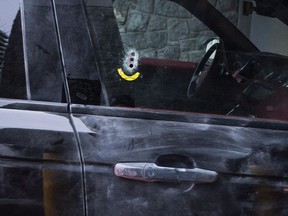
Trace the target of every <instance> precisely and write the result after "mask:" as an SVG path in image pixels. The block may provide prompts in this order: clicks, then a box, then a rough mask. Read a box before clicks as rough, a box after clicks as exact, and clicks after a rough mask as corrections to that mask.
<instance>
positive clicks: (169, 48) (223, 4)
mask: <svg viewBox="0 0 288 216" xmlns="http://www.w3.org/2000/svg"><path fill="white" fill-rule="evenodd" d="M210 3H211V4H213V5H215V6H216V8H217V9H218V10H220V11H221V12H222V13H223V14H224V15H225V16H226V17H227V18H228V19H229V20H230V21H231V22H232V23H234V24H235V25H236V23H237V12H238V1H235V0H210ZM114 13H115V15H116V18H117V23H118V26H119V29H120V34H121V38H122V41H123V43H124V47H125V48H126V49H128V48H135V49H136V50H138V51H139V52H140V55H141V56H142V57H143V56H147V57H152V58H162V59H173V60H180V61H199V59H201V58H202V55H203V51H204V50H205V42H206V41H207V39H209V38H212V37H215V34H214V33H213V32H211V31H210V30H209V29H208V28H207V27H205V26H203V25H202V24H200V21H199V20H198V19H197V18H196V17H193V16H192V15H191V14H190V13H189V12H188V11H186V10H185V9H184V8H182V7H181V6H179V5H177V4H176V3H174V2H170V1H167V0H116V1H115V2H114Z"/></svg>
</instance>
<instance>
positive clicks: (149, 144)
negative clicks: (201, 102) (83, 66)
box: [0, 7, 288, 216]
mask: <svg viewBox="0 0 288 216" xmlns="http://www.w3.org/2000/svg"><path fill="white" fill-rule="evenodd" d="M79 8H81V7H79ZM85 32H86V30H85ZM86 33H87V32H86ZM86 33H84V34H86ZM64 46H65V45H64ZM75 46H76V45H75ZM89 49H90V48H89ZM64 50H66V49H64ZM67 53H68V52H66V53H65V52H64V53H63V57H64V59H65V58H66V59H71V58H72V57H71V56H68V54H67ZM70 54H71V53H70ZM73 58H74V57H73ZM70 66H71V65H70ZM68 67H69V66H68ZM75 73H76V72H75ZM58 75H59V74H58ZM67 87H68V86H66V85H64V88H67ZM66 91H67V92H68V90H66ZM67 101H70V100H67ZM18 110H19V113H20V114H23V115H24V116H26V115H25V114H26V113H29V114H30V115H31V118H30V120H29V119H28V120H26V121H27V123H31V122H33V118H34V117H33V116H46V115H48V116H49V118H51V121H54V122H57V121H56V120H57V119H59V118H60V122H61V123H63V124H64V125H65V126H66V127H67V128H68V129H66V130H64V129H63V128H60V126H59V125H52V127H50V128H49V127H48V129H47V128H45V125H46V124H48V123H49V121H48V120H47V119H46V121H42V122H38V123H39V125H43V128H42V129H41V128H39V125H37V124H36V125H35V126H34V127H30V128H26V129H23V128H15V127H17V123H15V125H13V127H14V128H13V129H9V127H10V126H5V122H2V123H1V125H4V126H3V128H2V129H1V130H0V133H1V138H0V140H1V148H2V149H1V159H0V160H1V167H2V169H4V173H6V174H7V175H8V176H11V178H8V177H6V176H5V179H6V181H8V182H5V184H4V185H3V186H2V189H1V193H0V194H1V195H2V197H3V198H5V199H1V200H0V210H1V213H5V215H44V212H45V210H47V211H48V212H45V215H49V216H50V215H257V214H259V215H261V214H270V215H287V214H288V212H287V204H286V203H287V198H288V197H287V189H286V188H287V187H288V181H287V175H288V170H287V163H288V162H287V159H286V155H287V151H288V143H287V142H288V139H287V138H288V133H287V129H288V126H287V123H286V122H283V121H275V120H261V119H253V118H249V119H248V118H240V117H223V116H216V115H215V116H212V115H205V114H189V113H181V112H176V113H175V112H172V111H160V110H158V111H155V110H145V109H137V108H116V107H97V106H84V105H71V104H69V103H67V104H65V103H63V104H58V103H48V102H29V101H28V102H25V101H15V100H1V110H0V112H9V113H14V112H18ZM22 124H24V125H25V122H22ZM27 125H28V124H27ZM48 126H49V125H48ZM73 127H74V128H73ZM75 129H76V130H75ZM77 139H78V141H80V142H78V143H77ZM55 153H57V155H56V156H55V155H54V154H55ZM47 154H48V155H47ZM159 158H161V159H162V160H159ZM163 158H164V159H163ZM171 158H172V159H175V161H173V160H172V161H173V163H174V164H173V163H170V164H169V161H170V160H171ZM184 159H185V160H184ZM187 161H190V162H191V163H187ZM118 162H153V163H154V162H155V163H160V165H163V166H168V165H169V166H176V167H177V166H180V167H187V166H188V167H189V166H191V164H193V166H196V167H199V168H203V169H209V170H213V171H216V172H218V174H219V177H218V180H217V181H216V182H214V183H211V184H196V185H193V183H189V182H179V183H147V182H138V181H132V180H126V179H120V178H117V177H115V176H114V175H113V167H114V165H115V164H116V163H118ZM162 163H163V164H162ZM15 170H16V171H15ZM47 171H48V173H47ZM49 172H50V173H49ZM2 173H3V172H2ZM23 173H24V174H23ZM47 175H48V177H47ZM27 176H28V177H27ZM45 176H46V177H45ZM25 178H26V179H25ZM45 178H48V180H49V181H50V182H49V181H48V183H49V185H48V186H47V187H48V188H49V189H48V192H49V191H50V192H51V194H50V195H51V196H52V197H49V199H48V201H46V200H44V199H43V194H42V193H43V191H44V192H45V191H46V190H43V191H42V184H45V182H47V181H45V180H44V179H45ZM46 180H47V179H46ZM27 181H28V182H27ZM27 185H29V186H30V187H31V189H30V188H29V189H24V186H25V187H26V186H27ZM83 186H84V187H85V188H83ZM46 189H47V188H46ZM46 192H47V191H46ZM13 194H14V195H15V196H13ZM7 197H8V198H10V199H6V198H7ZM86 199H87V203H85V200H86ZM86 205H87V207H86ZM86 208H87V209H86Z"/></svg>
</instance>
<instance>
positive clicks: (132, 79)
mask: <svg viewBox="0 0 288 216" xmlns="http://www.w3.org/2000/svg"><path fill="white" fill-rule="evenodd" d="M117 71H118V74H119V75H120V76H121V77H122V78H123V79H124V80H126V81H134V80H136V79H138V78H139V77H140V75H141V74H140V73H139V72H136V73H134V74H133V75H131V76H129V75H126V74H125V73H124V71H123V70H122V68H118V69H117Z"/></svg>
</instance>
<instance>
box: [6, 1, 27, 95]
mask: <svg viewBox="0 0 288 216" xmlns="http://www.w3.org/2000/svg"><path fill="white" fill-rule="evenodd" d="M0 82H1V84H0V97H8V98H17V99H26V98H27V91H26V80H25V69H24V54H23V40H22V25H21V15H20V5H19V0H2V1H1V2H0Z"/></svg>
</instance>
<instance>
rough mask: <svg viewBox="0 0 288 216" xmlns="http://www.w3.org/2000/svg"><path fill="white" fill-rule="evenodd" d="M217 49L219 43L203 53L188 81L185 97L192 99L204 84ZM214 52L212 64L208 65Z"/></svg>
mask: <svg viewBox="0 0 288 216" xmlns="http://www.w3.org/2000/svg"><path fill="white" fill-rule="evenodd" d="M218 47H219V43H215V44H213V45H212V46H211V47H210V48H209V49H208V50H207V52H206V53H205V55H204V57H203V58H202V60H201V61H200V63H199V64H198V66H197V68H196V70H195V72H194V73H193V76H192V78H191V80H190V83H189V86H188V89H187V97H189V98H190V97H192V96H194V95H195V94H196V93H197V92H198V91H199V90H200V87H201V86H202V85H203V83H204V82H205V78H207V76H208V74H209V73H210V72H211V70H210V69H211V67H212V65H213V63H214V61H215V59H216V58H217V50H218ZM214 52H216V54H215V57H214V58H213V60H212V62H210V63H209V64H208V62H209V61H208V60H209V59H210V57H211V56H212V54H213V53H214Z"/></svg>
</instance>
